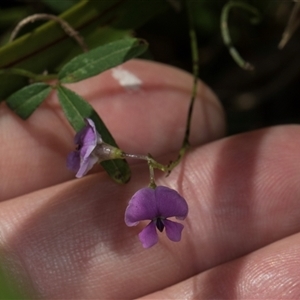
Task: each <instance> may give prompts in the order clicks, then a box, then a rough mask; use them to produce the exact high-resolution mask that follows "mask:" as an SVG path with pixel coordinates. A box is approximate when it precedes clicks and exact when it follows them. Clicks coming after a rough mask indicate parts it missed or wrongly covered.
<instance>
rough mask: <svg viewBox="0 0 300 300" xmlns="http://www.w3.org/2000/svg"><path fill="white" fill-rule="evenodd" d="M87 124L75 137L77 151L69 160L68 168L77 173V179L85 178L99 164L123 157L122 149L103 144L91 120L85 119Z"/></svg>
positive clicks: (70, 155) (69, 156)
mask: <svg viewBox="0 0 300 300" xmlns="http://www.w3.org/2000/svg"><path fill="white" fill-rule="evenodd" d="M85 124H86V125H85V127H83V128H82V129H81V130H80V131H79V132H77V133H76V135H75V138H74V142H75V144H76V150H75V151H73V152H71V153H70V154H69V155H68V158H67V167H68V169H70V170H72V171H74V172H76V177H77V178H80V177H82V176H84V175H85V174H86V173H87V172H88V171H89V170H90V169H91V168H92V167H93V165H94V164H95V163H97V162H101V161H104V160H108V159H115V158H121V157H120V156H122V151H121V150H120V149H118V148H115V147H113V146H111V145H108V144H106V143H104V142H103V140H102V138H101V135H100V134H99V133H98V132H97V130H96V127H95V124H94V122H93V121H92V120H91V119H85Z"/></svg>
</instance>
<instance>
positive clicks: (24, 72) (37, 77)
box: [0, 68, 57, 82]
mask: <svg viewBox="0 0 300 300" xmlns="http://www.w3.org/2000/svg"><path fill="white" fill-rule="evenodd" d="M0 74H12V75H20V76H24V77H28V78H30V79H32V80H33V81H37V82H38V81H49V80H53V79H57V75H56V74H47V75H41V74H35V73H33V72H30V71H27V70H23V69H18V68H11V69H1V70H0Z"/></svg>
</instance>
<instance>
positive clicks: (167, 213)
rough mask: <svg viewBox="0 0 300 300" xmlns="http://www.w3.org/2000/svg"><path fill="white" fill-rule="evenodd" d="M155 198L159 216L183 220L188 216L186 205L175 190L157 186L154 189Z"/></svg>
mask: <svg viewBox="0 0 300 300" xmlns="http://www.w3.org/2000/svg"><path fill="white" fill-rule="evenodd" d="M155 196H156V201H157V208H158V211H159V215H160V216H163V217H164V218H169V217H176V218H178V219H182V220H183V219H185V217H186V216H187V214H188V205H187V203H186V201H185V200H184V198H182V197H181V196H180V195H179V194H178V193H177V192H176V191H175V190H172V189H170V188H168V187H166V186H158V187H157V188H156V189H155Z"/></svg>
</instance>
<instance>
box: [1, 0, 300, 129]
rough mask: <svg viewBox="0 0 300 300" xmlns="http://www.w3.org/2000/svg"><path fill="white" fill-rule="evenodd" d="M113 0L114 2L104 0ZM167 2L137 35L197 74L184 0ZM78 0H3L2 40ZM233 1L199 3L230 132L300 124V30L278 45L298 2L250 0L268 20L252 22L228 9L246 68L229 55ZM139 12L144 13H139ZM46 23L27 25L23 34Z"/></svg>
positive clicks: (209, 68) (153, 53) (152, 55)
mask: <svg viewBox="0 0 300 300" xmlns="http://www.w3.org/2000/svg"><path fill="white" fill-rule="evenodd" d="M98 1H109V0H98ZM137 1H139V5H140V4H141V3H142V2H143V1H153V2H154V1H165V2H168V5H169V9H167V10H164V11H163V12H161V13H159V14H156V15H155V16H154V17H152V18H151V19H150V20H149V21H147V22H146V23H145V24H143V25H142V26H140V27H139V28H137V29H135V31H134V32H133V34H134V35H135V36H137V37H141V38H145V39H146V40H147V41H148V42H149V43H150V47H149V51H148V53H147V54H146V55H145V57H146V58H147V59H153V60H156V61H159V62H163V63H166V64H170V65H173V66H176V67H179V68H181V69H184V70H186V71H189V72H191V71H192V70H191V69H192V63H191V55H190V42H189V35H188V24H187V17H186V13H185V9H184V5H182V4H183V3H181V2H180V1H177V0H137ZM77 2H79V0H60V1H56V0H40V1H38V0H36V1H30V0H28V1H27V0H1V1H0V33H1V34H0V45H4V44H5V43H6V42H7V40H8V38H9V35H10V33H11V31H12V30H13V28H14V27H15V26H16V24H17V23H18V22H19V21H20V20H22V19H23V18H25V17H26V16H28V15H31V14H34V13H50V14H56V15H58V14H60V13H62V12H64V11H65V10H67V9H68V8H70V7H72V6H73V5H74V4H76V3H77ZM227 2H228V1H224V0H195V1H192V4H193V13H194V20H195V26H196V30H197V36H198V44H199V58H200V65H199V66H200V74H199V75H200V78H201V79H202V80H203V81H205V82H206V83H207V84H208V85H209V86H211V88H212V89H213V90H214V91H215V93H216V94H217V95H218V96H219V98H220V100H221V102H222V103H223V105H224V107H225V110H226V112H227V118H228V124H229V127H228V134H234V133H239V132H244V131H248V130H253V129H257V128H261V127H265V126H270V125H276V124H287V123H299V122H300V99H299V96H300V55H299V53H300V39H299V37H300V30H299V31H296V32H295V33H294V34H293V36H292V38H291V39H290V41H289V42H288V43H287V45H286V46H285V47H284V48H283V50H279V49H278V44H279V42H280V40H281V37H282V34H283V31H284V29H285V27H286V25H287V23H288V20H289V17H290V15H291V13H292V10H293V8H294V7H295V5H296V3H295V2H294V1H292V0H278V1H277V0H249V1H246V0H245V1H243V0H240V2H244V3H247V4H250V5H252V6H253V7H256V8H257V9H258V10H259V11H260V13H261V22H260V23H258V24H256V25H253V24H252V23H251V22H250V18H251V17H252V16H251V14H250V13H249V12H247V11H245V10H243V9H240V8H233V9H232V10H231V11H230V14H229V19H228V23H229V30H230V35H231V38H232V42H233V44H234V46H235V48H236V49H237V50H238V51H239V53H240V55H241V56H242V57H243V58H244V59H245V60H247V61H249V62H251V63H252V64H253V65H254V66H255V70H254V71H251V72H249V71H245V70H243V69H241V68H240V67H239V66H238V65H237V64H236V63H235V62H234V60H233V59H232V57H231V56H230V54H229V53H228V49H227V47H226V46H225V45H224V43H223V40H222V35H221V30H220V16H221V12H222V8H223V7H224V5H225V4H226V3H227ZM136 13H137V14H138V13H139V12H138V11H137V12H136ZM40 24H41V23H35V24H30V25H28V26H26V28H25V29H24V32H26V31H30V30H32V29H33V28H34V27H35V26H39V25H40Z"/></svg>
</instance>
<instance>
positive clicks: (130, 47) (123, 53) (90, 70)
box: [58, 38, 148, 83]
mask: <svg viewBox="0 0 300 300" xmlns="http://www.w3.org/2000/svg"><path fill="white" fill-rule="evenodd" d="M147 47H148V45H147V43H146V42H145V41H144V40H139V39H134V38H126V39H121V40H118V41H114V42H112V43H109V44H106V45H103V46H100V47H98V48H95V49H93V50H91V51H89V52H87V53H83V54H81V55H78V56H77V57H75V58H73V59H72V60H71V61H70V62H69V63H67V64H66V65H65V66H64V67H63V68H62V69H61V70H60V72H59V73H58V78H59V79H60V81H61V82H62V83H71V82H77V81H80V80H83V79H86V78H89V77H92V76H95V75H97V74H99V73H102V72H104V71H106V70H108V69H110V68H113V67H115V66H117V65H120V64H122V63H123V62H125V61H127V60H129V59H131V58H134V57H137V56H138V55H140V54H142V53H143V52H144V51H145V50H146V49H147Z"/></svg>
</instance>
